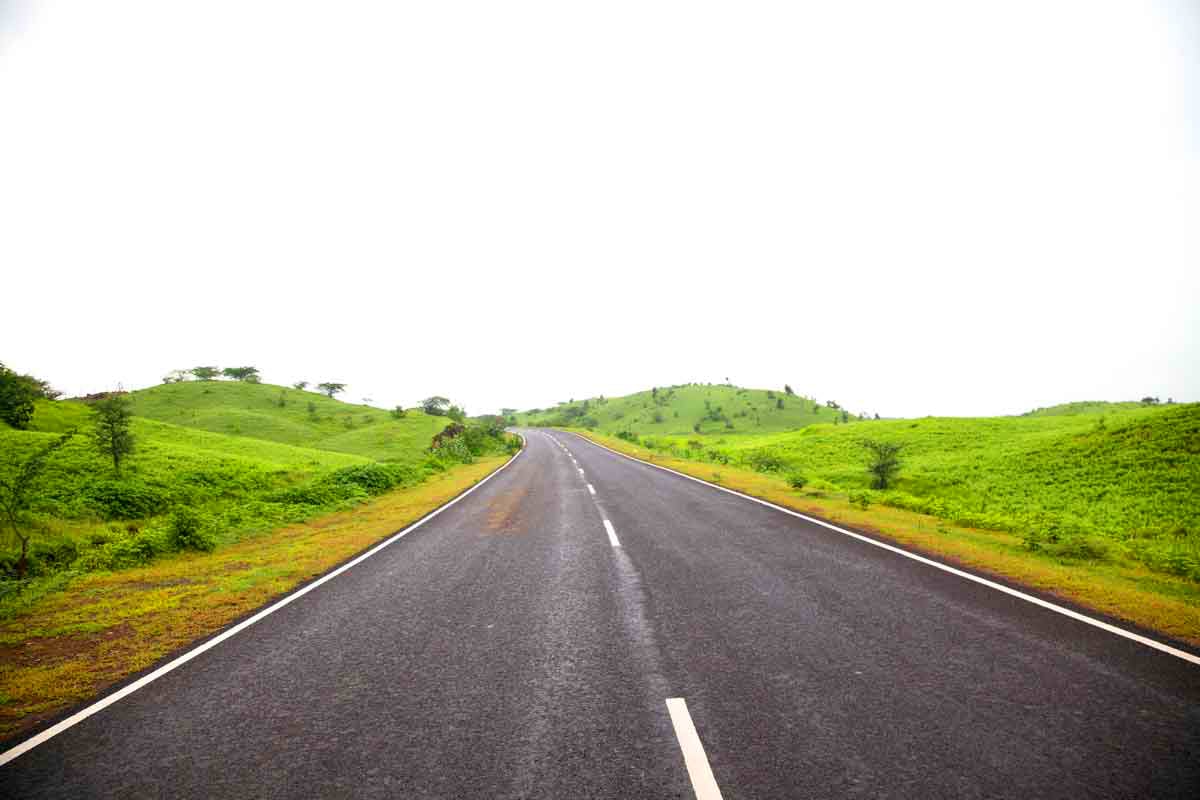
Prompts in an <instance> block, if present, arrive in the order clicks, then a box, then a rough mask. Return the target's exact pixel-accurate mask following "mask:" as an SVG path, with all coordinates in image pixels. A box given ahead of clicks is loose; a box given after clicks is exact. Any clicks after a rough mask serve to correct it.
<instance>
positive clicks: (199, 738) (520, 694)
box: [0, 431, 1200, 800]
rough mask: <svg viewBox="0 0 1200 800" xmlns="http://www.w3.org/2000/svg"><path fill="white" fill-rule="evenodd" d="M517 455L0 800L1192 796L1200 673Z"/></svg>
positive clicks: (741, 513) (1024, 608)
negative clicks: (61, 799)
mask: <svg viewBox="0 0 1200 800" xmlns="http://www.w3.org/2000/svg"><path fill="white" fill-rule="evenodd" d="M525 433H526V437H527V441H528V444H527V447H526V449H525V451H524V452H523V453H522V454H521V455H520V456H519V457H518V458H517V459H516V460H515V461H513V462H512V463H511V464H510V465H509V466H508V467H507V468H506V469H504V470H503V471H502V472H500V473H498V474H496V475H495V476H494V477H493V478H492V479H491V480H489V481H488V482H487V483H485V484H483V485H482V486H480V487H479V488H478V489H477V490H476V491H475V492H473V493H472V494H470V495H469V496H467V497H465V498H463V499H462V500H461V501H460V502H458V503H457V504H455V505H454V506H452V507H450V508H448V509H446V510H445V511H444V512H443V513H441V514H440V515H439V516H437V517H436V518H434V519H432V520H430V521H429V522H428V523H427V524H425V525H423V526H421V527H419V528H417V529H416V530H414V531H412V532H411V533H409V534H408V535H406V536H405V537H403V538H401V539H399V540H398V541H396V542H395V543H394V544H392V545H390V546H388V547H387V548H384V549H383V550H381V551H380V552H379V553H377V554H376V555H374V556H372V557H371V558H369V559H367V560H365V561H363V562H362V563H360V564H358V565H356V566H354V567H353V568H351V569H349V570H347V571H346V572H344V573H342V574H340V575H338V576H337V577H336V578H334V579H332V580H330V581H328V582H327V583H325V584H323V585H321V586H319V587H317V588H315V589H313V590H312V591H310V592H309V593H308V594H306V595H304V596H303V597H300V598H298V599H296V600H295V601H294V602H292V603H290V604H288V605H286V606H284V607H282V608H281V609H279V610H278V611H276V612H275V613H272V614H270V615H268V616H266V617H264V618H263V619H262V620H261V621H259V622H257V623H255V624H254V625H251V626H250V627H248V628H246V629H245V630H243V631H241V632H240V633H238V634H237V635H235V636H233V637H231V638H229V639H228V640H226V641H224V642H222V643H220V644H219V645H217V646H215V647H213V648H212V649H211V650H209V651H207V652H204V653H202V654H201V655H199V656H197V657H196V658H194V659H193V660H191V661H189V662H188V663H186V664H184V665H183V666H181V667H179V668H178V669H175V670H173V671H171V672H169V673H167V674H166V675H164V676H163V677H161V678H159V679H158V680H156V681H154V682H152V683H149V684H148V685H146V686H145V687H144V688H141V689H140V690H138V691H136V692H134V693H132V694H130V695H129V696H127V697H125V698H123V699H121V700H119V701H118V702H115V703H113V704H112V705H110V706H109V707H107V708H105V709H103V710H102V711H100V712H99V713H96V714H95V715H93V716H91V717H88V718H87V719H85V720H83V721H82V722H80V723H79V724H77V725H75V726H74V727H71V728H69V729H67V730H66V731H64V732H63V733H61V734H59V735H58V736H56V737H54V738H51V739H49V740H48V741H46V742H44V743H42V744H41V745H39V746H37V747H35V748H33V749H32V750H30V751H29V752H27V753H25V754H23V755H21V756H19V757H18V758H16V759H14V760H13V761H11V762H10V763H9V764H8V765H6V766H4V767H0V796H3V797H22V798H26V797H29V798H33V797H72V798H83V797H122V798H125V797H172V798H187V797H196V798H200V797H203V798H211V797H255V798H263V797H348V796H356V797H405V798H422V797H444V798H476V797H478V798H592V797H595V798H642V797H644V798H660V797H661V798H672V797H678V798H692V797H697V796H699V797H712V796H716V795H715V794H713V792H714V790H715V791H719V792H720V793H721V794H722V795H723V796H724V797H725V798H726V799H727V800H730V799H732V798H784V797H800V798H804V797H842V796H871V797H922V798H924V797H1021V798H1026V797H1071V798H1081V797H1189V798H1195V797H1198V796H1200V667H1198V666H1196V665H1195V664H1191V663H1188V662H1186V661H1184V660H1182V659H1180V658H1177V657H1174V656H1172V655H1170V654H1167V653H1163V652H1159V651H1156V650H1153V649H1151V648H1148V647H1146V646H1144V645H1141V644H1138V643H1136V642H1133V641H1129V640H1127V639H1123V638H1121V637H1118V636H1114V635H1112V634H1111V633H1107V632H1105V631H1103V630H1100V629H1097V628H1095V627H1092V626H1089V625H1085V624H1082V623H1080V622H1078V621H1076V620H1073V619H1070V618H1068V617H1065V616H1063V615H1061V614H1058V613H1054V612H1053V611H1050V610H1047V609H1044V608H1041V607H1038V606H1036V605H1033V604H1031V603H1029V602H1026V601H1024V600H1021V599H1019V598H1016V597H1012V596H1009V595H1006V594H1004V593H1002V592H998V591H996V590H994V589H991V588H988V587H986V586H983V585H980V584H977V583H973V582H971V581H969V580H965V579H963V578H961V577H957V576H955V575H953V574H949V573H947V572H944V571H941V570H938V569H935V568H933V567H930V566H928V565H926V564H922V563H919V562H916V561H913V560H911V559H907V558H904V557H902V556H900V555H897V554H895V553H891V552H888V551H886V550H883V549H880V548H877V547H873V546H871V545H870V544H867V543H864V542H861V541H858V540H856V539H853V538H851V537H848V536H845V535H842V534H839V533H837V532H834V531H830V530H828V529H825V528H822V527H819V526H817V525H814V524H812V523H809V522H805V521H804V520H801V519H797V518H795V517H793V516H789V515H786V514H784V513H781V512H779V511H775V510H772V509H770V508H767V507H764V506H762V505H759V504H757V503H754V502H752V501H749V500H746V499H744V498H740V497H737V496H735V495H732V494H729V493H725V492H721V491H718V490H715V489H713V488H711V487H708V486H705V485H703V484H700V483H697V482H695V481H691V480H688V479H685V478H683V477H679V476H676V475H673V474H670V473H668V472H665V471H662V470H659V469H655V468H653V467H650V466H647V465H644V464H640V463H638V462H634V461H631V460H629V459H626V458H623V457H620V456H617V455H615V454H613V453H611V452H609V451H606V450H604V449H602V448H599V447H597V446H596V445H593V444H591V443H588V442H586V441H584V440H582V439H580V438H578V437H575V436H572V435H570V434H565V433H559V432H544V431H527V432H525ZM606 521H607V524H606ZM669 698H678V699H679V700H677V701H674V709H673V710H674V711H675V712H676V713H675V714H672V713H670V712H669V709H668V706H667V700H668V699H669ZM680 701H681V702H680ZM681 710H682V714H680V713H679V712H680V711H681ZM689 722H690V723H691V725H692V726H693V727H694V731H695V733H696V738H691V739H689V736H688V734H689V732H688V727H689V725H688V723H689ZM681 737H682V738H681ZM685 751H686V752H687V753H688V754H689V756H690V759H689V760H688V761H686V762H685V758H684V753H685ZM706 770H707V771H709V774H710V775H711V782H709V781H708V777H707V776H706V774H705V773H706ZM714 783H715V787H714V785H713V784H714Z"/></svg>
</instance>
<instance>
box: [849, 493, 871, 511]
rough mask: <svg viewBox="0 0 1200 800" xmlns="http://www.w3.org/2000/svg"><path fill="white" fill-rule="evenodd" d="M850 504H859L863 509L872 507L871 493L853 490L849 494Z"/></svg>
mask: <svg viewBox="0 0 1200 800" xmlns="http://www.w3.org/2000/svg"><path fill="white" fill-rule="evenodd" d="M849 500H850V505H852V506H858V507H859V508H861V509H862V510H863V511H866V510H867V509H868V508H870V507H871V495H869V494H867V493H866V492H851V493H850V495H849Z"/></svg>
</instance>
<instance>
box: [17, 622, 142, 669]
mask: <svg viewBox="0 0 1200 800" xmlns="http://www.w3.org/2000/svg"><path fill="white" fill-rule="evenodd" d="M132 635H133V628H132V626H130V625H129V623H128V622H122V623H121V624H120V625H114V626H113V627H111V628H108V629H106V630H103V631H100V632H99V633H89V634H85V635H83V636H51V637H49V638H46V639H28V640H26V641H24V642H22V643H21V644H12V645H0V663H4V664H7V665H11V666H16V667H29V666H34V665H38V666H45V665H47V664H54V663H58V662H60V661H73V660H75V659H85V658H88V659H90V658H93V657H94V656H95V654H96V651H98V650H99V649H100V646H101V645H102V644H105V643H107V642H112V641H115V640H117V639H122V638H125V637H128V636H132Z"/></svg>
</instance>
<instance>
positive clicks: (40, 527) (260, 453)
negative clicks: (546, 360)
mask: <svg viewBox="0 0 1200 800" xmlns="http://www.w3.org/2000/svg"><path fill="white" fill-rule="evenodd" d="M128 397H129V399H130V400H131V407H132V412H133V414H134V417H133V420H132V432H133V435H134V437H135V440H136V447H135V450H134V452H133V454H132V455H131V456H130V457H128V458H127V460H126V462H125V464H124V465H123V467H122V469H121V473H120V474H119V475H117V474H116V473H115V472H114V469H113V465H112V463H111V461H108V460H106V459H105V458H104V457H102V456H101V455H100V454H99V452H97V450H96V448H95V446H94V445H93V444H92V441H91V439H90V436H89V432H90V431H91V429H92V412H91V409H90V407H89V406H88V404H87V403H85V402H82V401H75V400H59V401H49V400H40V401H38V403H37V406H36V410H35V413H34V417H33V420H32V421H31V424H30V426H29V429H28V430H14V429H12V428H10V427H8V426H7V425H4V424H0V477H3V476H11V475H12V474H14V471H15V469H16V468H17V465H18V464H19V463H20V462H21V460H22V459H23V458H24V456H26V455H28V454H30V453H32V452H34V451H35V450H37V449H38V448H40V447H42V446H44V445H45V444H46V443H48V442H51V441H53V440H54V439H55V438H56V437H57V435H59V434H61V433H63V432H65V431H67V430H70V429H72V428H77V429H78V430H79V434H78V435H76V436H75V437H74V438H73V439H72V440H70V441H69V442H68V443H67V444H66V445H65V446H64V447H63V448H62V449H61V450H59V451H58V452H56V453H55V454H54V455H53V457H52V458H51V459H50V460H49V462H48V466H47V469H46V471H45V473H44V475H43V476H42V478H41V480H40V482H39V483H40V487H41V488H40V490H39V491H38V493H37V501H36V503H35V504H34V506H33V508H32V511H33V514H34V517H33V520H32V528H33V529H34V530H35V531H36V533H35V535H34V537H33V547H32V551H31V554H32V559H31V562H30V565H29V566H30V573H31V574H32V575H34V576H35V577H36V576H38V575H41V576H43V577H46V576H51V577H53V575H56V574H58V573H62V572H64V571H67V572H70V571H72V570H73V571H76V572H78V571H80V570H82V571H90V570H95V569H113V568H118V567H124V566H132V565H135V564H140V563H145V562H146V561H147V560H149V559H150V558H152V557H153V556H154V555H156V554H157V553H160V552H168V551H170V550H173V549H180V548H186V547H188V546H190V545H189V543H188V541H185V540H186V538H187V537H186V536H184V537H183V538H182V539H181V537H180V534H179V529H180V526H181V524H182V525H184V527H187V526H186V524H184V523H181V522H180V519H181V517H180V515H181V514H183V515H184V518H186V519H191V520H192V521H193V523H194V524H193V526H192V527H194V528H196V529H197V530H199V531H201V533H200V535H199V536H198V538H196V539H195V540H194V541H193V542H192V544H196V545H200V546H202V547H208V546H216V545H221V544H227V543H231V542H234V541H238V540H239V539H242V538H245V537H246V536H248V535H251V534H254V533H256V532H259V531H264V530H269V529H272V528H275V527H279V526H281V525H284V524H287V523H291V522H298V521H301V520H304V519H307V518H309V517H312V516H314V515H316V514H318V513H322V512H325V511H329V510H335V509H339V508H348V507H351V506H353V505H356V504H357V503H360V502H362V501H363V500H364V499H366V498H367V497H369V496H371V495H375V494H379V493H381V492H383V491H386V490H388V489H390V488H392V487H395V486H408V485H415V484H417V483H420V482H422V481H424V480H425V479H426V478H427V477H428V476H430V475H432V474H433V473H436V472H441V471H444V470H446V469H447V468H449V467H451V466H453V465H454V464H456V463H461V462H463V461H469V460H471V459H472V458H474V457H475V456H477V455H481V454H484V453H490V452H493V451H499V450H503V448H504V447H505V444H504V443H503V442H501V441H500V440H499V439H498V438H496V437H494V436H490V435H483V434H482V433H481V434H480V435H477V436H476V435H474V434H473V435H472V436H471V437H469V442H468V443H467V444H463V443H461V442H459V443H457V444H455V446H454V447H450V448H443V449H442V450H440V451H438V452H437V453H436V454H431V453H430V452H429V449H428V448H429V445H430V441H431V439H432V437H433V436H434V434H436V433H437V432H439V431H441V430H442V429H443V428H444V427H445V426H446V425H447V424H449V422H450V420H448V419H447V418H446V417H434V416H429V415H426V414H424V413H422V412H420V411H415V410H414V411H409V412H408V413H407V415H406V416H405V417H403V418H400V419H396V418H394V417H393V416H392V415H391V414H390V413H389V412H386V411H382V410H380V409H377V408H371V407H368V406H360V405H352V404H348V403H342V402H340V401H338V400H332V399H329V398H327V397H324V396H323V395H319V394H314V393H311V392H301V391H297V390H293V389H284V388H282V387H279V386H271V385H266V384H248V383H233V382H224V381H211V382H200V381H196V382H188V383H180V384H168V385H163V386H157V387H154V388H152V389H145V390H141V391H136V392H132V393H130V394H129V395H128ZM186 519H185V522H186ZM18 553H19V545H18V542H17V541H15V540H13V539H11V538H9V539H7V540H3V541H0V605H2V604H4V603H7V602H9V601H11V600H12V596H10V595H13V593H17V594H19V593H20V591H21V590H20V589H19V587H18V586H17V584H18V583H19V582H18V581H15V580H13V578H14V577H15V575H16V573H17V572H18V571H19V569H18V567H17V554H18ZM6 587H7V588H6Z"/></svg>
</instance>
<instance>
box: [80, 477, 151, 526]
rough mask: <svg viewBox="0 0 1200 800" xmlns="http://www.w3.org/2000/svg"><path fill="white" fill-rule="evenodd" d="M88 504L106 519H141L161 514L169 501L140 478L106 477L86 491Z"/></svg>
mask: <svg viewBox="0 0 1200 800" xmlns="http://www.w3.org/2000/svg"><path fill="white" fill-rule="evenodd" d="M86 497H87V503H88V505H90V506H91V507H92V508H94V509H95V510H96V511H97V512H98V513H99V514H100V515H101V516H103V517H104V518H105V519H139V518H141V517H148V516H151V515H153V514H158V513H161V512H162V511H163V508H164V506H166V504H167V498H166V496H165V495H164V494H163V492H162V491H161V490H159V489H156V488H154V487H153V486H147V485H146V484H144V483H141V482H140V481H132V480H105V481H99V482H97V483H94V484H92V485H91V486H90V487H89V488H88V489H87V490H86Z"/></svg>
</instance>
